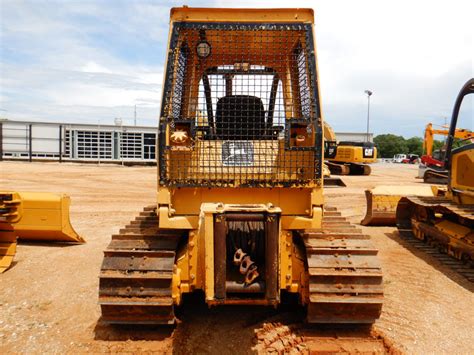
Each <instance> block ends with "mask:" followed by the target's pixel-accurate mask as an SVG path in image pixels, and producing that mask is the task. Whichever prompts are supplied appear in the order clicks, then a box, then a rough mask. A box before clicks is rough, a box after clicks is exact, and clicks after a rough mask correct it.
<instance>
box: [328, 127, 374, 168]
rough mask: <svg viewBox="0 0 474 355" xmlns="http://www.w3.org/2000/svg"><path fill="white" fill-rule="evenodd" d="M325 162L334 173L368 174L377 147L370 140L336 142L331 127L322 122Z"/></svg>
mask: <svg viewBox="0 0 474 355" xmlns="http://www.w3.org/2000/svg"><path fill="white" fill-rule="evenodd" d="M323 132H324V159H325V160H326V162H325V164H326V165H327V167H328V168H329V170H330V171H331V174H335V175H370V173H371V172H372V169H371V168H370V165H368V164H371V163H375V162H376V161H377V147H376V146H375V145H374V143H372V142H345V141H342V142H338V141H337V138H336V134H335V133H334V130H333V129H332V127H331V126H330V125H329V124H328V123H327V122H324V129H323Z"/></svg>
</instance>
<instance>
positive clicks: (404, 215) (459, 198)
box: [397, 78, 474, 265]
mask: <svg viewBox="0 0 474 355" xmlns="http://www.w3.org/2000/svg"><path fill="white" fill-rule="evenodd" d="M469 94H474V78H473V79H470V80H469V81H468V82H467V83H466V84H465V85H464V86H463V88H462V89H461V91H460V92H459V95H458V97H457V99H456V102H455V104H454V109H453V114H452V117H451V124H450V127H449V135H448V140H447V143H446V146H447V147H446V158H445V161H444V166H445V168H446V169H447V170H448V171H449V178H448V190H447V193H446V196H444V197H419V196H408V197H403V198H402V199H401V200H400V202H399V203H398V207H397V226H398V229H399V231H400V233H405V234H410V235H414V236H415V237H416V238H418V239H421V240H424V241H426V242H428V243H430V244H433V245H436V246H438V247H439V248H440V249H441V250H443V251H445V252H447V253H448V254H450V255H452V256H454V257H455V258H457V259H459V260H463V261H465V262H466V263H470V264H471V265H474V213H473V211H474V143H472V142H469V141H468V140H470V138H467V139H466V142H467V144H465V145H461V146H460V147H459V148H453V143H454V138H455V137H456V126H457V122H458V116H459V110H460V107H461V104H462V101H463V99H464V97H465V96H466V95H469Z"/></svg>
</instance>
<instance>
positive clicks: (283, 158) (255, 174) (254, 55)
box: [159, 23, 321, 187]
mask: <svg viewBox="0 0 474 355" xmlns="http://www.w3.org/2000/svg"><path fill="white" fill-rule="evenodd" d="M312 46H313V40H312V32H311V26H309V25H295V24H286V25H285V24H281V25H268V24H266V25H263V24H262V25H252V24H208V23H176V24H174V26H173V32H172V36H171V42H170V51H169V56H168V65H167V72H166V80H165V88H164V92H163V101H162V112H161V120H160V136H159V169H160V183H161V184H163V185H169V186H211V187H212V186H306V185H308V184H310V183H312V182H314V181H315V180H316V179H319V178H320V172H321V126H320V120H319V118H320V114H319V102H318V100H317V98H318V93H317V85H316V79H317V78H316V69H315V58H314V51H313V47H312Z"/></svg>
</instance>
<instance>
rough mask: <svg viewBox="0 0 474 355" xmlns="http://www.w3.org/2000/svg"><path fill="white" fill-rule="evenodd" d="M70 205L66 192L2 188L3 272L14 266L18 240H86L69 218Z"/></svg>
mask: <svg viewBox="0 0 474 355" xmlns="http://www.w3.org/2000/svg"><path fill="white" fill-rule="evenodd" d="M69 205H70V198H69V196H67V195H65V194H56V193H49V192H14V191H0V273H2V272H4V271H5V270H7V269H8V268H9V267H10V266H11V264H12V262H13V258H14V256H15V253H16V244H17V239H20V240H29V241H36V242H38V241H48V242H51V241H53V242H64V243H84V242H85V241H84V239H83V238H82V237H80V236H79V235H78V234H77V233H76V231H75V230H74V228H73V227H72V226H71V223H70V221H69Z"/></svg>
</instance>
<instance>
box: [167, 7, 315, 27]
mask: <svg viewBox="0 0 474 355" xmlns="http://www.w3.org/2000/svg"><path fill="white" fill-rule="evenodd" d="M170 18H171V21H172V22H175V21H189V22H193V21H196V22H197V21H203V22H272V23H278V22H293V23H314V11H313V9H305V8H293V9H232V8H225V9H224V8H199V7H193V8H191V7H187V6H183V7H173V8H172V9H171V12H170Z"/></svg>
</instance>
